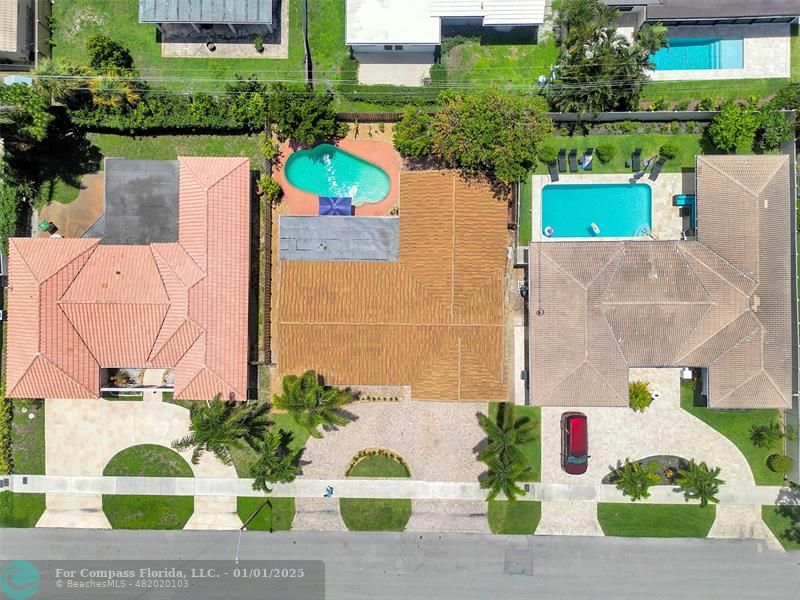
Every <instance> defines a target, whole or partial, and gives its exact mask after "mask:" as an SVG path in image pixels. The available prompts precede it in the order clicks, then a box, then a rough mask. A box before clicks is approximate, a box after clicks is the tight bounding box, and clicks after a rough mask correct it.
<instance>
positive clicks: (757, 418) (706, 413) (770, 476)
mask: <svg viewBox="0 0 800 600" xmlns="http://www.w3.org/2000/svg"><path fill="white" fill-rule="evenodd" d="M695 403H696V400H695V392H694V388H693V387H692V384H691V382H689V381H681V408H683V409H684V410H685V411H687V412H690V413H692V414H693V415H694V416H695V417H697V418H698V419H700V420H701V421H703V422H705V423H706V424H708V425H710V426H711V427H713V428H714V429H716V430H717V431H719V432H720V433H721V434H722V435H724V436H725V437H727V438H728V439H729V440H730V441H732V442H733V443H734V444H736V447H737V448H739V450H740V451H741V452H742V454H744V457H745V458H746V459H747V462H748V463H749V464H750V470H751V471H753V477H754V478H755V480H756V484H757V485H782V484H783V476H782V475H780V474H779V473H773V472H772V471H770V470H769V468H768V467H767V457H768V456H769V455H770V454H773V453H774V452H775V450H774V449H769V448H756V447H755V446H754V445H753V444H752V442H751V441H750V428H751V427H752V426H753V425H760V424H767V423H770V422H773V421H780V420H781V414H780V412H779V411H777V410H775V409H758V410H711V409H708V408H705V407H702V406H695ZM722 478H723V479H725V473H722Z"/></svg>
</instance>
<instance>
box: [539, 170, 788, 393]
mask: <svg viewBox="0 0 800 600" xmlns="http://www.w3.org/2000/svg"><path fill="white" fill-rule="evenodd" d="M789 167H790V165H789V161H788V157H786V156H703V157H698V161H697V198H698V199H697V210H698V233H699V238H698V241H696V242H677V241H676V242H652V241H632V242H600V241H598V242H592V241H587V242H555V241H547V242H543V243H538V244H533V245H532V246H531V253H530V265H529V280H530V290H531V323H530V349H531V350H530V351H531V365H530V379H531V399H532V403H533V404H538V405H543V406H562V405H564V406H569V405H586V406H592V405H601V406H624V405H626V404H627V383H628V374H627V370H628V367H648V366H651V367H668V366H696V367H708V376H709V405H710V406H712V407H718V408H747V407H778V408H785V407H787V406H790V405H791V374H792V355H791V329H790V328H791V306H790V302H791V289H790V277H791V268H790V267H791V264H790V256H789V254H790V253H789V248H790V237H789V236H790V229H789V227H790V224H789V223H788V219H789V215H790V201H791V200H790V198H789V177H790V168H789ZM539 306H541V308H542V309H543V310H544V314H542V315H541V316H537V315H536V314H535V311H536V309H537V308H538V307H539Z"/></svg>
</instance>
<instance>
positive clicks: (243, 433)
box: [172, 394, 269, 465]
mask: <svg viewBox="0 0 800 600" xmlns="http://www.w3.org/2000/svg"><path fill="white" fill-rule="evenodd" d="M268 410H269V404H267V403H266V402H262V403H259V404H246V405H243V404H240V403H237V402H225V401H223V400H222V399H221V395H220V394H217V395H216V396H215V397H214V399H213V400H212V401H211V402H195V403H194V404H192V407H191V408H190V409H189V421H190V423H189V433H188V435H186V436H185V437H183V438H181V439H179V440H175V441H174V442H172V447H173V448H174V449H175V450H178V451H183V450H188V449H189V448H191V449H192V464H194V465H196V464H197V463H198V462H199V460H200V456H202V454H203V452H211V453H212V454H213V455H214V456H216V457H217V458H218V459H219V460H220V461H221V462H222V463H223V464H225V465H231V464H233V458H232V457H231V448H242V447H243V443H242V442H244V443H246V444H247V445H249V446H250V447H252V448H258V443H259V441H260V440H261V439H263V438H264V436H265V434H266V431H267V427H268V426H269V419H268V418H267V411H268Z"/></svg>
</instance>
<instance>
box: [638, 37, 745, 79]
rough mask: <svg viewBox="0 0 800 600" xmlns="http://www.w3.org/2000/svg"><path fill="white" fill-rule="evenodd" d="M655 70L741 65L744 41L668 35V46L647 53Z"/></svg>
mask: <svg viewBox="0 0 800 600" xmlns="http://www.w3.org/2000/svg"><path fill="white" fill-rule="evenodd" d="M650 61H651V62H652V63H653V64H654V65H655V69H656V71H698V70H699V71H702V70H706V69H742V68H744V40H742V39H725V40H723V39H719V38H669V47H668V48H661V50H659V51H658V52H656V53H655V54H653V55H651V56H650Z"/></svg>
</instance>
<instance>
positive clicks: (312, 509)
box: [292, 497, 347, 531]
mask: <svg viewBox="0 0 800 600" xmlns="http://www.w3.org/2000/svg"><path fill="white" fill-rule="evenodd" d="M294 506H295V514H294V521H293V522H292V529H296V530H298V531H346V530H347V527H345V524H344V521H342V516H341V514H340V513H339V500H337V499H336V498H320V497H316V498H296V499H295V501H294Z"/></svg>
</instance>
